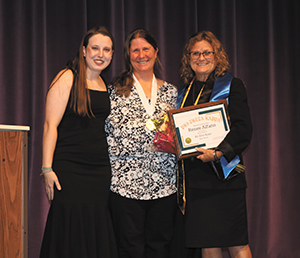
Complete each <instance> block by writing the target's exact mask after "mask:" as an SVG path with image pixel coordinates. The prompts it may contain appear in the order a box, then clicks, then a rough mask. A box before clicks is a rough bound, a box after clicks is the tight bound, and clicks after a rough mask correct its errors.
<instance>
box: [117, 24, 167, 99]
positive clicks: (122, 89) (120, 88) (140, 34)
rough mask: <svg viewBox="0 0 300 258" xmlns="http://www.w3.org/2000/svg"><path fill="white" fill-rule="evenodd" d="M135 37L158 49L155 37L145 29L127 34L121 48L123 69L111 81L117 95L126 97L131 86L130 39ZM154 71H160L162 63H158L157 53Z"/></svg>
mask: <svg viewBox="0 0 300 258" xmlns="http://www.w3.org/2000/svg"><path fill="white" fill-rule="evenodd" d="M137 38H143V39H145V40H146V41H147V42H148V43H149V44H150V45H152V47H153V48H154V50H155V51H156V50H158V45H157V43H156V40H155V38H154V37H153V36H152V35H151V34H150V32H148V31H147V30H145V29H136V30H134V31H132V32H131V33H130V34H129V35H128V36H127V38H126V40H125V43H124V50H123V57H124V63H125V70H124V71H123V72H122V73H121V74H120V75H119V76H117V77H115V78H114V79H113V81H112V85H113V86H114V87H115V90H116V93H117V94H118V95H119V96H124V95H125V97H128V96H129V95H130V92H131V88H132V86H133V78H132V73H133V67H132V64H131V61H130V46H131V42H132V40H134V39H137ZM154 73H155V74H156V73H162V65H161V63H160V60H159V57H158V53H157V57H156V60H155V64H154Z"/></svg>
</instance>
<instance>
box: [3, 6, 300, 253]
mask: <svg viewBox="0 0 300 258" xmlns="http://www.w3.org/2000/svg"><path fill="white" fill-rule="evenodd" d="M299 19H300V1H299V0H286V1H272V0H251V1H246V0H244V1H239V0H214V1H211V0H202V1H200V0H199V1H196V0H194V1H191V0H184V1H179V0H160V1H159V0H148V1H146V0H145V1H142V0H111V1H101V0H97V1H96V0H76V1H74V0H64V1H61V0H51V1H50V0H49V1H47V0H28V1H23V0H12V1H6V0H0V124H12V125H29V126H30V127H31V131H30V134H29V150H30V152H29V257H30V258H36V257H38V253H39V248H40V244H41V239H42V234H43V230H44V223H45V219H46V215H47V212H48V208H49V204H48V202H47V200H46V196H45V193H44V186H43V181H42V178H41V177H40V176H39V174H40V168H41V147H42V131H43V121H44V104H45V95H46V92H47V88H48V85H49V83H50V82H51V80H52V78H53V77H54V76H55V74H56V73H57V72H58V71H59V70H60V69H61V68H63V67H64V65H65V63H66V61H67V60H68V59H73V57H74V55H75V54H76V52H77V50H78V47H79V44H80V40H81V38H82V36H83V35H84V33H85V32H86V30H87V29H89V28H91V27H93V26H95V25H105V26H106V27H107V28H108V29H109V30H111V32H112V33H113V35H114V37H115V41H116V49H115V55H114V59H113V63H112V65H111V67H110V68H109V69H108V70H107V71H106V72H105V74H104V77H105V79H106V81H110V80H111V78H112V77H113V76H114V75H116V74H118V73H119V72H121V70H122V69H123V60H122V50H123V49H122V45H123V42H124V40H125V37H126V35H128V33H129V32H131V31H132V30H133V29H136V28H138V27H143V28H146V29H148V30H149V31H150V32H152V34H153V35H154V36H155V37H156V39H157V41H158V44H159V47H160V52H159V54H160V58H161V61H162V63H163V66H164V69H165V73H164V77H165V79H166V80H167V81H169V82H172V83H174V84H175V85H176V86H180V85H181V81H180V79H179V67H180V59H181V56H182V49H183V47H184V44H185V42H186V41H187V39H188V37H189V36H190V35H191V34H192V33H195V32H197V31H200V30H211V31H212V32H213V33H215V34H216V36H217V37H218V38H219V39H220V40H221V42H223V44H224V46H225V49H226V50H227V53H228V55H229V58H230V61H231V64H232V73H233V74H234V75H235V76H237V77H240V78H241V79H243V80H244V81H245V83H246V85H247V90H248V97H249V105H250V108H251V114H252V119H253V126H254V135H253V139H252V142H251V145H250V147H249V148H248V149H247V151H246V152H245V155H244V156H245V163H246V166H247V171H246V175H247V179H248V190H247V199H248V215H249V216H248V217H249V234H250V246H251V249H252V252H253V257H255V258H268V257H269V258H276V257H278V258H279V257H280V258H295V257H300V245H299V243H300V233H299V232H300V223H299V216H300V197H299V182H300V173H299V169H298V167H299V164H298V158H299V154H300V152H299V146H298V145H299V143H300V136H299V131H300V83H299V78H298V79H297V77H298V72H299V71H300V61H299V59H300V50H299V49H300V47H299V40H300V20H299ZM203 212H205V211H203ZM220 216H221V214H220Z"/></svg>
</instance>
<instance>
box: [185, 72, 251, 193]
mask: <svg viewBox="0 0 300 258" xmlns="http://www.w3.org/2000/svg"><path fill="white" fill-rule="evenodd" d="M203 84H204V83H203V82H198V81H197V82H194V83H193V85H192V88H191V90H190V93H189V96H188V97H187V99H186V102H185V105H184V106H190V105H193V103H194V101H195V99H196V97H197V95H198V92H199V91H200V88H201V87H202V85H203ZM213 85H214V80H212V79H208V80H207V81H206V82H205V88H204V90H203V92H202V94H201V97H200V100H199V102H198V104H201V103H205V102H208V101H209V99H210V95H211V92H212V88H213ZM183 87H187V85H184V86H183ZM228 113H229V117H230V123H231V126H230V132H229V133H228V134H227V136H226V137H225V139H224V140H223V141H222V142H221V143H220V145H219V146H218V148H217V149H218V150H220V151H222V152H223V154H224V157H225V158H226V159H227V161H228V162H230V161H231V160H232V159H233V158H234V157H235V156H236V155H239V156H240V159H241V163H242V162H243V161H242V152H243V151H244V150H245V149H246V148H247V146H248V145H249V143H250V140H251V136H252V123H251V117H250V110H249V107H248V103H247V93H246V88H245V85H244V83H243V82H242V81H241V80H240V79H238V78H233V79H232V81H231V86H230V93H229V105H228ZM183 162H184V169H185V175H186V186H187V187H190V188H203V189H238V188H246V187H247V184H246V179H245V174H244V173H241V174H239V175H238V176H235V177H233V178H231V179H229V180H225V181H223V180H221V179H219V178H218V177H217V176H216V174H215V172H214V170H213V168H212V166H211V164H210V162H208V163H204V162H202V161H201V160H199V159H197V158H190V159H186V160H184V161H183Z"/></svg>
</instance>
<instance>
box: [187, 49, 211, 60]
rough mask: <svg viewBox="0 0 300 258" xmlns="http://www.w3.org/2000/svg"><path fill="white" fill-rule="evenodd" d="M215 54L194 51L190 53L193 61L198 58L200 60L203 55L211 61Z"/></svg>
mask: <svg viewBox="0 0 300 258" xmlns="http://www.w3.org/2000/svg"><path fill="white" fill-rule="evenodd" d="M214 53H215V52H213V51H204V52H202V53H201V52H199V51H194V52H190V56H191V58H192V59H193V60H196V59H198V58H200V56H201V55H203V57H204V58H205V59H206V60H209V59H211V58H212V56H213V54H214Z"/></svg>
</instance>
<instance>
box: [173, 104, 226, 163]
mask: <svg viewBox="0 0 300 258" xmlns="http://www.w3.org/2000/svg"><path fill="white" fill-rule="evenodd" d="M168 116H169V121H170V128H171V131H172V134H173V138H174V141H175V145H176V155H177V158H178V159H179V160H181V159H184V158H188V157H192V156H196V155H197V154H198V153H197V151H196V150H195V148H196V147H202V148H205V149H213V148H216V147H217V146H218V145H219V144H220V143H221V141H222V140H223V139H224V138H225V136H226V135H227V134H228V133H229V131H230V125H229V119H228V111H227V101H226V100H225V99H224V100H219V101H215V102H208V103H204V104H199V105H195V106H189V107H184V108H179V109H173V110H169V111H168Z"/></svg>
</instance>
